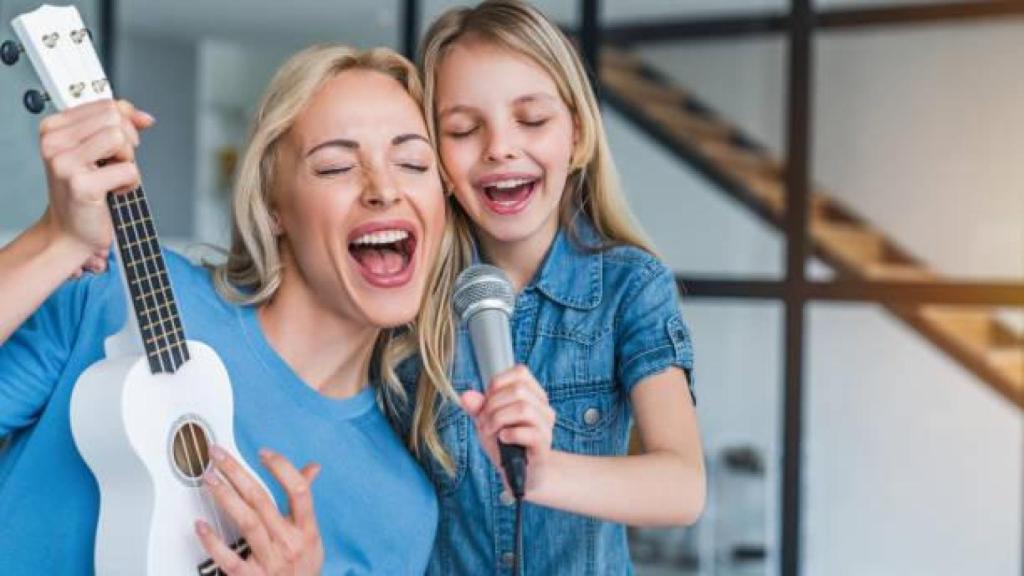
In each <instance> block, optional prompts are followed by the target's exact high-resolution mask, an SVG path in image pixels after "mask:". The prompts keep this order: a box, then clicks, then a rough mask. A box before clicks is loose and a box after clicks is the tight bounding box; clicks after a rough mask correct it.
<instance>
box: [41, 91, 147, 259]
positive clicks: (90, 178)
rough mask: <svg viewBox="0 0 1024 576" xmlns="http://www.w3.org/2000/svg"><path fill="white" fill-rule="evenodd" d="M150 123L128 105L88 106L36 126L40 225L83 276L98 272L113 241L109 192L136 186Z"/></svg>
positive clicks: (70, 110)
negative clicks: (43, 194)
mask: <svg viewBox="0 0 1024 576" xmlns="http://www.w3.org/2000/svg"><path fill="white" fill-rule="evenodd" d="M153 122H154V120H153V117H152V116H150V115H148V114H146V113H145V112H142V111H139V110H136V109H135V107H134V106H132V105H131V104H130V103H128V102H127V101H123V100H122V101H117V102H115V101H112V100H107V101H102V102H92V103H89V104H84V105H82V106H77V107H75V108H71V109H69V110H65V111H64V112H61V113H59V114H54V115H52V116H49V117H47V118H46V119H44V120H43V121H42V123H40V125H39V151H40V153H41V154H42V157H43V162H44V164H45V167H46V180H47V184H48V187H49V206H48V207H47V210H46V214H45V215H44V217H43V221H42V224H43V225H44V226H45V227H46V228H47V230H48V231H49V234H50V236H51V238H52V239H54V240H58V241H63V242H64V244H66V245H67V246H68V247H69V248H70V249H71V250H74V251H75V252H76V253H77V254H79V256H80V258H81V267H80V268H79V270H78V271H77V272H75V273H74V274H73V276H79V275H81V272H82V271H83V270H89V271H93V272H99V271H102V270H103V269H104V268H105V267H106V262H107V252H108V250H109V249H110V243H111V241H112V240H113V228H112V226H111V223H110V214H109V211H108V209H107V203H106V196H107V193H108V192H111V191H114V192H126V191H129V190H132V189H134V188H135V187H137V186H138V185H139V171H138V168H137V167H136V165H135V148H136V147H137V146H138V145H139V130H142V129H145V128H148V127H150V126H152V125H153Z"/></svg>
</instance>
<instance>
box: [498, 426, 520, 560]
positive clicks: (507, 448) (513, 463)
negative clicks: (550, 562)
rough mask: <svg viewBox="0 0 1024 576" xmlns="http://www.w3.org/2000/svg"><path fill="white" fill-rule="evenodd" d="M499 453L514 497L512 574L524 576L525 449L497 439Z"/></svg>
mask: <svg viewBox="0 0 1024 576" xmlns="http://www.w3.org/2000/svg"><path fill="white" fill-rule="evenodd" d="M498 450H499V452H500V453H501V467H502V469H503V470H504V471H505V479H506V480H507V481H508V487H509V489H511V490H512V496H514V497H515V499H516V534H515V539H516V541H515V552H513V557H512V574H514V575H515V576H524V574H525V573H526V566H525V564H526V563H525V562H524V559H523V498H524V497H525V496H526V450H525V449H524V448H523V447H522V446H516V445H510V444H505V443H504V442H502V441H500V440H499V441H498Z"/></svg>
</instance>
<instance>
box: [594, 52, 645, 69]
mask: <svg viewBox="0 0 1024 576" xmlns="http://www.w3.org/2000/svg"><path fill="white" fill-rule="evenodd" d="M600 58H601V72H602V73H604V71H605V70H606V69H608V68H616V69H623V70H629V71H633V72H635V71H636V70H640V69H642V68H643V67H644V63H643V61H642V60H640V58H639V57H638V56H637V55H636V54H633V53H632V52H626V51H625V50H614V49H611V48H605V49H604V50H602V51H601V56H600Z"/></svg>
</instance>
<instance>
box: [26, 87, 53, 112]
mask: <svg viewBox="0 0 1024 576" xmlns="http://www.w3.org/2000/svg"><path fill="white" fill-rule="evenodd" d="M49 100H50V95H49V94H47V93H46V92H40V91H39V90H29V91H28V92H25V96H24V98H22V99H21V101H22V103H23V104H24V105H25V109H26V110H28V111H29V112H31V113H33V114H39V113H40V112H42V111H43V109H44V108H46V103H47V102H48V101H49Z"/></svg>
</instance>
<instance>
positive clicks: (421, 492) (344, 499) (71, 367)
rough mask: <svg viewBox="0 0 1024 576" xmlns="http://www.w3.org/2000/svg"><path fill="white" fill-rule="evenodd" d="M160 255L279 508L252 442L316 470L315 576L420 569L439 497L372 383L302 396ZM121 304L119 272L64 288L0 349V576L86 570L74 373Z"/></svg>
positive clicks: (88, 543) (111, 325)
mask: <svg viewBox="0 0 1024 576" xmlns="http://www.w3.org/2000/svg"><path fill="white" fill-rule="evenodd" d="M165 254H166V258H167V265H168V270H169V273H170V276H171V279H172V282H173V285H174V289H175V295H176V297H177V300H178V304H179V309H180V311H181V317H182V320H183V323H184V325H185V330H186V334H187V337H188V338H189V339H190V340H199V341H202V342H204V343H206V344H208V345H210V346H211V347H212V348H213V349H214V350H216V351H217V353H218V355H219V356H220V358H221V360H222V361H223V362H224V364H225V366H226V367H227V371H228V374H229V375H230V377H231V382H232V386H233V392H234V402H235V435H236V441H237V444H238V448H239V450H240V451H241V453H242V456H243V457H244V458H245V460H246V461H247V462H248V463H249V465H250V466H251V467H252V469H253V470H256V471H257V472H258V473H259V474H260V476H261V477H262V479H263V481H264V482H265V483H266V485H267V486H268V487H270V489H271V491H272V492H273V493H274V497H275V499H276V500H277V502H278V504H279V506H280V507H282V509H284V508H285V507H286V506H287V497H286V496H285V494H284V492H283V490H282V489H281V487H280V485H279V484H278V483H277V481H276V480H275V479H274V477H273V475H272V474H270V472H269V471H268V470H267V469H266V468H264V467H263V466H262V465H261V464H260V462H259V458H258V456H257V451H258V450H259V449H260V448H262V447H267V448H270V449H272V450H275V451H277V452H278V453H280V454H283V455H285V456H286V457H288V458H289V459H290V460H291V461H292V463H293V464H295V465H296V466H298V467H301V466H303V465H305V464H306V463H307V462H309V461H316V462H319V463H320V464H321V465H322V467H323V469H322V471H321V473H320V476H319V477H318V478H317V480H316V482H315V483H314V484H313V497H314V506H315V508H316V515H317V521H318V522H319V526H320V531H321V535H322V537H323V541H324V547H325V551H326V562H325V565H324V574H352V575H356V574H417V575H419V574H422V573H423V571H424V569H425V566H426V564H427V561H428V558H429V556H430V550H431V546H432V545H433V542H434V533H435V530H436V523H437V500H436V496H435V493H434V490H433V489H432V487H431V485H430V483H429V482H428V480H427V479H426V477H425V475H424V474H423V472H422V471H421V469H420V467H419V466H418V465H417V464H416V462H415V461H414V460H413V458H412V457H411V456H410V455H409V453H408V452H407V451H406V449H405V448H404V446H403V445H402V442H401V441H400V439H399V438H398V436H397V435H396V434H395V432H394V431H393V429H392V428H391V427H390V425H389V423H388V421H387V420H386V419H385V417H384V416H383V414H382V413H381V411H380V409H379V408H378V405H377V402H376V401H375V396H374V391H373V389H372V388H371V387H367V388H366V389H365V390H364V391H362V392H361V393H359V394H357V395H356V396H354V397H351V398H346V399H332V398H328V397H325V396H322V395H320V394H319V393H317V392H316V391H315V390H313V389H312V388H309V387H308V386H307V385H306V384H305V383H304V382H303V381H302V380H300V379H299V377H298V376H297V375H296V374H295V373H294V372H293V371H292V370H291V369H290V368H289V367H288V365H287V364H286V363H285V362H284V360H283V359H282V358H281V357H280V356H278V355H277V354H276V353H275V352H274V351H273V349H272V348H271V347H270V345H269V343H268V342H267V340H266V339H265V338H264V336H263V333H262V331H261V329H260V325H259V322H258V319H257V318H256V313H255V310H254V309H253V308H251V307H239V306H235V305H232V304H229V303H227V302H225V301H224V300H222V299H221V298H220V297H219V296H218V295H217V293H216V292H215V291H214V288H213V285H212V283H211V280H210V276H209V274H208V273H207V272H206V271H205V270H203V269H202V268H199V267H196V266H193V265H191V264H189V263H188V262H187V261H186V260H185V259H183V258H182V257H180V256H178V255H175V254H173V253H169V252H168V253H165ZM111 265H112V266H113V262H111ZM112 269H113V270H116V268H112ZM123 303H124V298H123V296H122V283H121V280H120V278H119V274H118V273H117V272H108V273H106V274H103V275H101V276H98V277H88V278H85V279H82V280H79V281H74V282H69V283H66V284H65V285H64V286H62V287H61V288H60V289H59V290H58V291H57V292H56V293H54V294H53V295H52V296H51V297H50V298H49V299H48V300H47V301H46V303H44V304H43V306H42V307H41V308H40V309H39V310H37V311H36V313H35V314H34V315H33V316H32V317H31V318H29V319H28V320H27V321H26V322H25V323H24V324H23V325H22V326H21V327H20V328H19V329H18V331H17V332H16V333H15V334H14V335H12V336H11V338H10V339H9V340H8V341H7V342H6V343H4V344H3V345H2V346H0V437H2V436H9V437H10V438H9V439H10V445H9V446H7V447H6V449H4V450H3V451H2V453H0V573H2V574H62V575H67V574H91V573H92V572H93V543H94V539H95V533H96V520H97V514H98V506H99V490H98V488H97V484H96V481H95V479H94V478H93V476H92V474H91V472H90V471H89V469H88V468H87V466H86V464H85V462H84V461H83V460H82V457H81V456H80V455H79V453H78V450H77V448H76V447H75V445H74V441H73V439H72V436H71V425H70V420H69V404H70V397H71V390H72V388H73V387H74V385H75V381H76V380H77V378H78V376H79V374H81V373H82V371H84V370H85V369H86V368H87V367H88V366H90V365H91V364H93V363H94V362H96V361H97V360H100V359H101V358H103V341H104V339H105V338H106V337H107V336H109V335H111V334H113V333H115V332H117V331H118V330H120V328H121V326H122V325H123V323H124V318H125V306H124V304H123Z"/></svg>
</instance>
